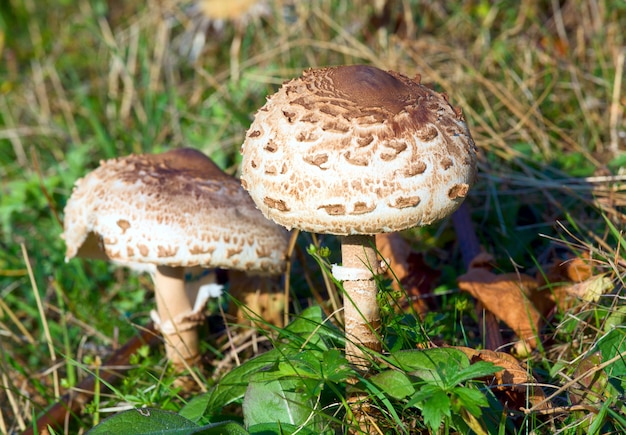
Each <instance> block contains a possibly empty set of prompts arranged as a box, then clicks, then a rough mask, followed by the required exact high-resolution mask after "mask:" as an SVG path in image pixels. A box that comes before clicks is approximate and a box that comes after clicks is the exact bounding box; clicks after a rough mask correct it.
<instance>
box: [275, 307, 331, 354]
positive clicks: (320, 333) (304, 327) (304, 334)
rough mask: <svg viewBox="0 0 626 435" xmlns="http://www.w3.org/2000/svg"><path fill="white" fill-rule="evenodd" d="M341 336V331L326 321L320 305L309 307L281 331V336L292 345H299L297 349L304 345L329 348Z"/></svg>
mask: <svg viewBox="0 0 626 435" xmlns="http://www.w3.org/2000/svg"><path fill="white" fill-rule="evenodd" d="M340 337H341V334H340V333H339V331H337V330H336V329H335V328H334V327H333V326H332V325H330V324H329V323H328V322H324V318H323V316H322V309H321V308H320V307H318V306H313V307H309V308H307V309H306V310H304V311H303V312H302V313H300V315H298V317H297V318H295V319H294V320H293V321H292V322H291V323H290V324H289V325H287V326H286V327H285V328H284V329H283V330H282V331H280V338H284V339H287V340H288V342H287V343H288V345H289V346H291V347H294V346H297V350H301V349H302V347H303V346H305V347H306V348H307V349H315V350H320V351H324V350H328V349H329V344H333V343H335V344H337V343H338V342H339V341H340Z"/></svg>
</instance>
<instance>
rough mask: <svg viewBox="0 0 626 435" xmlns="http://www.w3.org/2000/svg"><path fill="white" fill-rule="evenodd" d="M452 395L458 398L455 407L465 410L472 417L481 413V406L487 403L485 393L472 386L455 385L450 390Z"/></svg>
mask: <svg viewBox="0 0 626 435" xmlns="http://www.w3.org/2000/svg"><path fill="white" fill-rule="evenodd" d="M452 395H453V396H456V399H458V400H457V408H458V409H461V408H462V409H465V410H467V411H468V412H469V413H470V414H472V415H473V416H474V417H479V416H480V415H481V414H482V410H481V409H480V408H481V407H486V406H488V405H489V402H488V401H487V398H486V397H485V395H484V394H483V393H481V392H480V391H479V390H475V389H473V388H469V387H456V388H454V389H453V390H452Z"/></svg>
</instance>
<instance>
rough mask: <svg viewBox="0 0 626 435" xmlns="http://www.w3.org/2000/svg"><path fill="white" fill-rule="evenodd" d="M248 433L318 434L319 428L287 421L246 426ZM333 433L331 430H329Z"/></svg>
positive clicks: (275, 434)
mask: <svg viewBox="0 0 626 435" xmlns="http://www.w3.org/2000/svg"><path fill="white" fill-rule="evenodd" d="M248 431H249V433H250V435H291V434H298V435H319V434H320V431H319V430H311V429H307V428H306V427H301V426H296V425H293V424H289V423H260V424H255V425H254V426H250V427H249V428H248ZM330 433H333V432H330Z"/></svg>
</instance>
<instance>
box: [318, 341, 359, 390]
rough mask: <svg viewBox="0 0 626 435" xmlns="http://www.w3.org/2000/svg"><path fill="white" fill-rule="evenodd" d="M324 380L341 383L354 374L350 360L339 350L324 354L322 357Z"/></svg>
mask: <svg viewBox="0 0 626 435" xmlns="http://www.w3.org/2000/svg"><path fill="white" fill-rule="evenodd" d="M321 370H322V379H323V380H325V381H328V382H334V383H339V382H343V381H345V380H346V379H347V378H348V377H349V376H351V375H352V374H353V370H352V368H351V367H350V364H348V360H346V358H345V357H344V356H343V354H342V353H341V352H340V351H338V350H337V349H331V350H327V351H326V352H324V354H323V356H322V365H321Z"/></svg>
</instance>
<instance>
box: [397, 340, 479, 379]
mask: <svg viewBox="0 0 626 435" xmlns="http://www.w3.org/2000/svg"><path fill="white" fill-rule="evenodd" d="M391 361H394V362H395V363H396V364H397V365H398V367H400V368H401V369H402V370H404V371H406V372H408V373H410V374H411V375H414V376H417V377H419V378H421V379H423V380H424V381H426V382H434V383H436V384H440V385H448V384H447V381H446V379H447V378H448V377H450V376H452V375H454V374H456V373H458V372H460V371H462V370H464V369H466V368H467V367H469V366H470V361H469V359H468V358H467V356H466V355H465V354H464V353H463V352H461V351H460V350H457V349H452V348H447V347H439V348H433V349H425V350H402V351H398V352H394V353H393V354H392V355H391Z"/></svg>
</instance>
